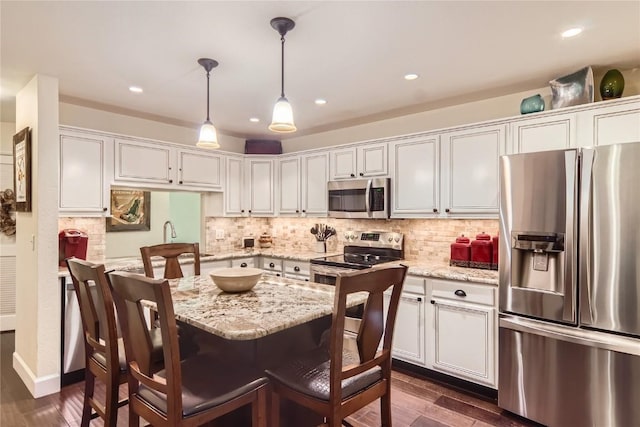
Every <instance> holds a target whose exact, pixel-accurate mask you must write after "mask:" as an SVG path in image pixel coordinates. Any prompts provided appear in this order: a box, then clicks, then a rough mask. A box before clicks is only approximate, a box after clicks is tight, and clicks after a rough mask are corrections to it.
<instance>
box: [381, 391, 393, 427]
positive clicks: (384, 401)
mask: <svg viewBox="0 0 640 427" xmlns="http://www.w3.org/2000/svg"><path fill="white" fill-rule="evenodd" d="M380 424H381V425H382V427H391V393H390V390H387V392H386V393H385V394H384V395H383V396H381V397H380Z"/></svg>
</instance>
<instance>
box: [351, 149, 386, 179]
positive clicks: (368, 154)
mask: <svg viewBox="0 0 640 427" xmlns="http://www.w3.org/2000/svg"><path fill="white" fill-rule="evenodd" d="M356 158H357V161H358V169H357V170H358V176H359V177H364V178H367V177H370V176H381V175H387V173H388V168H387V143H386V142H385V143H380V144H365V145H361V146H358V149H357V155H356Z"/></svg>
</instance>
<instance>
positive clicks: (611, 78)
mask: <svg viewBox="0 0 640 427" xmlns="http://www.w3.org/2000/svg"><path fill="white" fill-rule="evenodd" d="M623 90H624V77H623V76H622V73H621V72H620V71H618V70H616V69H615V68H613V69H611V70H609V71H607V72H606V73H605V74H604V76H603V77H602V80H601V81H600V96H601V97H602V99H603V100H607V99H615V98H620V97H621V96H622V91H623Z"/></svg>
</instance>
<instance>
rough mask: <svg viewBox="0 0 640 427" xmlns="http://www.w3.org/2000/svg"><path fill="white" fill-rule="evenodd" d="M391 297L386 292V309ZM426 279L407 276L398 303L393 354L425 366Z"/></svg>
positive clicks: (398, 357)
mask: <svg viewBox="0 0 640 427" xmlns="http://www.w3.org/2000/svg"><path fill="white" fill-rule="evenodd" d="M390 299H391V294H390V293H385V294H384V307H385V319H386V315H387V313H386V310H387V307H388V306H389V301H390ZM424 315H425V281H424V279H423V278H420V277H412V276H407V277H406V279H405V282H404V287H403V292H402V294H401V295H400V302H399V303H398V312H397V314H396V325H395V329H394V332H393V344H392V346H391V350H392V355H393V357H394V358H395V359H399V360H403V361H405V362H409V363H413V364H416V365H420V366H424V364H425V361H426V359H425V347H424V340H425V327H424V326H425V317H424Z"/></svg>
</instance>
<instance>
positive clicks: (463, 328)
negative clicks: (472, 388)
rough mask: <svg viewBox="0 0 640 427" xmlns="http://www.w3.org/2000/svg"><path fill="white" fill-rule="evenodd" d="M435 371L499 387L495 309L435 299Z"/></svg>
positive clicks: (432, 355) (433, 351)
mask: <svg viewBox="0 0 640 427" xmlns="http://www.w3.org/2000/svg"><path fill="white" fill-rule="evenodd" d="M431 306H432V307H433V326H434V334H433V336H432V337H431V341H430V343H429V347H430V348H431V349H432V350H431V351H432V354H431V357H430V359H431V362H432V366H431V367H432V368H433V369H435V370H438V371H442V372H445V373H449V374H452V375H455V376H457V377H460V378H464V379H467V380H470V381H473V382H476V383H481V384H484V385H488V386H491V387H495V386H496V378H495V367H494V365H495V364H494V343H495V337H494V317H495V309H494V308H493V307H487V306H482V305H476V304H464V303H458V302H455V301H447V300H440V299H436V298H433V299H432V304H431Z"/></svg>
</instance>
